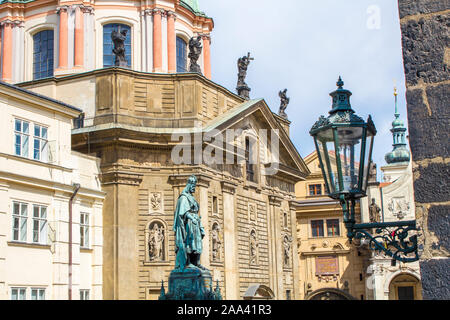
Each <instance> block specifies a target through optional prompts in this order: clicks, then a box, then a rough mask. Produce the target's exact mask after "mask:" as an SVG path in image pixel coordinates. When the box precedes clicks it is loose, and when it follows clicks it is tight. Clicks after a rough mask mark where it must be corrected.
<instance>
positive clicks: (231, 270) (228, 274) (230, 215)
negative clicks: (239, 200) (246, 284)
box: [222, 181, 240, 300]
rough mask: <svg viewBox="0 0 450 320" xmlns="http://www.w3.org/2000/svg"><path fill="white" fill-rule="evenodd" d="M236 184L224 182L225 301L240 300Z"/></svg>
mask: <svg viewBox="0 0 450 320" xmlns="http://www.w3.org/2000/svg"><path fill="white" fill-rule="evenodd" d="M236 186H237V185H236V184H234V183H231V182H226V181H222V195H223V219H224V234H223V238H224V239H223V240H224V241H223V242H224V255H225V257H224V266H225V295H226V296H225V297H224V298H225V299H227V300H232V299H233V300H235V299H239V298H240V297H239V287H240V286H239V270H238V261H237V256H236V253H237V251H238V243H237V238H236V237H237V226H236V223H237V221H236V205H235V197H234V194H235V191H236Z"/></svg>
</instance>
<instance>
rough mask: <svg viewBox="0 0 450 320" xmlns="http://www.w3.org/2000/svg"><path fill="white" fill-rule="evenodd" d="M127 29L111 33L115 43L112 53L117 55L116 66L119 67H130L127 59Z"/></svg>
mask: <svg viewBox="0 0 450 320" xmlns="http://www.w3.org/2000/svg"><path fill="white" fill-rule="evenodd" d="M127 32H128V30H127V29H124V30H121V31H120V29H119V31H116V30H113V31H112V32H111V40H112V42H113V43H114V48H113V49H112V52H113V53H114V55H115V58H114V65H115V66H117V67H128V62H127V59H126V58H125V40H126V38H127Z"/></svg>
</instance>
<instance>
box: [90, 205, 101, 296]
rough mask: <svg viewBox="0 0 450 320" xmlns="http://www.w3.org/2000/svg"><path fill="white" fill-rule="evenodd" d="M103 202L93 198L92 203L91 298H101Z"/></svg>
mask: <svg viewBox="0 0 450 320" xmlns="http://www.w3.org/2000/svg"><path fill="white" fill-rule="evenodd" d="M102 208H103V202H102V201H101V200H99V199H98V200H95V202H94V204H93V205H92V213H93V223H92V255H93V257H92V275H93V276H92V296H91V297H90V299H92V300H102V299H103V294H102V286H103V274H102V271H103V214H102Z"/></svg>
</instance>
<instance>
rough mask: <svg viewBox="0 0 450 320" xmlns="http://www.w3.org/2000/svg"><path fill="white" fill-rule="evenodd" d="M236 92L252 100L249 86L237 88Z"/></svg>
mask: <svg viewBox="0 0 450 320" xmlns="http://www.w3.org/2000/svg"><path fill="white" fill-rule="evenodd" d="M236 90H237V92H238V96H240V97H242V98H244V99H246V100H250V91H251V89H250V88H249V87H248V86H247V85H242V86H237V87H236Z"/></svg>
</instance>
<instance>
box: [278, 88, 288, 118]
mask: <svg viewBox="0 0 450 320" xmlns="http://www.w3.org/2000/svg"><path fill="white" fill-rule="evenodd" d="M286 92H287V89H284V90H283V91H280V92H278V96H279V97H280V99H281V102H280V110H279V111H278V114H279V115H280V116H282V117H283V118H285V119H287V114H286V112H284V111H285V110H286V108H287V106H288V104H289V100H290V99H289V98H288V97H287V96H286Z"/></svg>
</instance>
